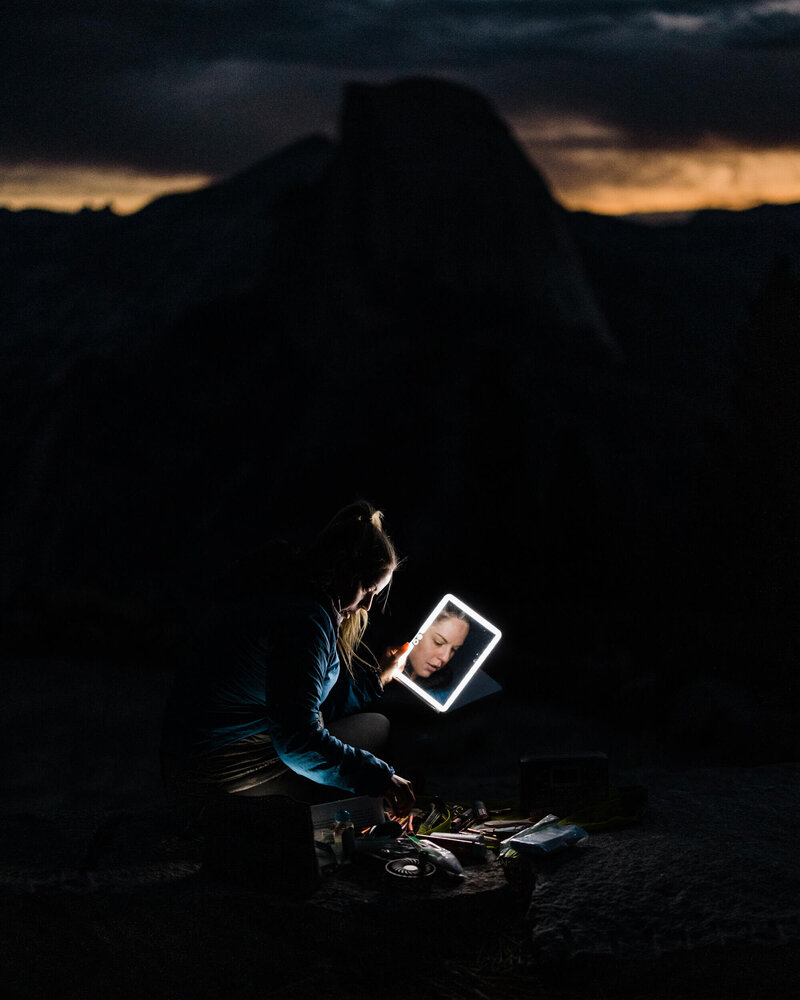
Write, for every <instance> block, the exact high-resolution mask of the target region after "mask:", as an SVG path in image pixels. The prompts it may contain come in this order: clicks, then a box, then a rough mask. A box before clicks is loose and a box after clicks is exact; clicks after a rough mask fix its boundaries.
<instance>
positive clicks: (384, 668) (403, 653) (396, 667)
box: [378, 642, 411, 687]
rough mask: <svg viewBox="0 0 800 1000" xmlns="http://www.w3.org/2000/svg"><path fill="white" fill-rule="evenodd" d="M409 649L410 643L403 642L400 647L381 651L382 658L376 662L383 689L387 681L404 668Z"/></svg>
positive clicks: (391, 679)
mask: <svg viewBox="0 0 800 1000" xmlns="http://www.w3.org/2000/svg"><path fill="white" fill-rule="evenodd" d="M410 648H411V643H410V642H404V643H403V645H402V646H391V647H389V649H385V650H384V651H383V656H382V657H381V658H380V660H379V661H378V664H379V666H380V672H381V684H383V686H384V687H385V686H386V685H387V684H388V683H389V681H393V680H394V679H395V677H396V676H397V675H398V674H399V673H400V671H401V670H402V669H403V667H404V666H405V663H406V660H407V659H408V651H409V649H410Z"/></svg>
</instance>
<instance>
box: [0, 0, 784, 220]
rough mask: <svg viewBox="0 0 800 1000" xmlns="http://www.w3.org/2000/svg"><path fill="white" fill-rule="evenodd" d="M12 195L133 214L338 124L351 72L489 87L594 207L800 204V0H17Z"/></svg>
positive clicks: (1, 163) (7, 135)
mask: <svg viewBox="0 0 800 1000" xmlns="http://www.w3.org/2000/svg"><path fill="white" fill-rule="evenodd" d="M3 22H4V23H3V31H2V35H0V67H1V68H0V81H1V84H2V85H1V86H0V102H2V114H0V122H1V123H2V124H1V125H0V129H1V130H2V131H1V132H0V136H1V140H0V205H5V206H8V207H14V208H18V207H23V206H44V207H51V208H66V209H76V208H79V207H80V206H81V205H85V204H88V205H91V206H95V207H97V206H101V205H104V204H106V203H112V204H113V205H114V207H115V208H116V209H117V210H119V211H130V210H132V209H135V208H136V207H139V206H140V205H141V204H143V203H144V202H146V201H147V200H148V199H150V198H152V197H153V196H155V195H157V194H159V193H162V192H165V191H167V190H174V189H176V188H188V187H192V186H196V185H198V184H201V183H205V182H206V181H208V180H209V179H212V178H214V177H221V176H225V175H229V174H231V173H233V172H235V171H238V170H241V169H244V168H246V167H248V166H250V165H251V164H252V163H254V162H255V161H257V160H258V159H260V158H262V157H263V156H265V155H267V154H269V153H271V152H273V151H275V150H278V149H280V148H282V147H283V146H285V145H287V144H288V143H290V142H291V141H293V140H294V139H297V138H300V137H303V136H306V135H308V134H310V133H312V132H324V133H326V134H330V135H335V133H336V118H337V114H338V109H339V105H340V98H341V89H342V84H343V83H344V82H346V81H349V80H366V81H371V82H379V81H388V80H392V79H397V78H399V77H403V76H410V75H426V76H438V77H444V78H448V79H451V80H456V81H460V82H462V83H465V84H468V85H470V86H472V87H475V88H476V89H478V90H480V91H481V92H483V93H484V94H486V95H487V96H488V97H489V98H490V100H491V101H492V102H493V103H494V105H495V107H496V108H497V110H498V111H499V112H500V114H501V115H502V116H503V117H504V118H505V119H506V121H508V123H509V125H510V126H511V127H512V128H513V130H514V132H515V134H516V135H517V136H518V138H519V140H520V141H521V142H522V143H523V145H524V146H525V148H526V149H527V150H528V152H529V154H530V156H531V158H532V159H533V161H534V162H535V163H536V164H537V165H538V166H539V167H540V169H541V170H542V171H543V173H544V174H545V176H546V178H547V179H548V181H549V183H550V185H551V187H552V189H553V192H554V194H555V195H556V197H558V198H559V199H560V200H561V201H562V202H563V203H564V204H566V205H567V206H568V207H570V208H587V209H589V210H592V211H598V212H612V213H620V212H630V211H639V212H657V211H680V210H689V209H694V208H698V207H704V206H718V207H727V208H743V207H749V206H751V205H753V204H758V203H761V202H765V201H769V202H791V201H800V114H798V111H800V96H799V95H800V0H761V2H750V3H745V2H739V0H728V2H719V3H693V2H690V0H660V2H654V0H354V2H327V3H326V2H319V0H269V2H265V0H102V2H94V0H48V2H41V0H11V2H10V4H9V3H7V4H6V5H4V17H3Z"/></svg>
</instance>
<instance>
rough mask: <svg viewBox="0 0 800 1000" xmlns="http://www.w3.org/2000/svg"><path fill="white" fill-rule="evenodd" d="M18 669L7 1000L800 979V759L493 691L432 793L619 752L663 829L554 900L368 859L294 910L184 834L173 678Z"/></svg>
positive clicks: (770, 986) (517, 886) (624, 770)
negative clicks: (715, 758)
mask: <svg viewBox="0 0 800 1000" xmlns="http://www.w3.org/2000/svg"><path fill="white" fill-rule="evenodd" d="M6 668H7V669H6V677H7V682H6V683H7V701H6V707H7V709H8V710H9V711H8V714H7V717H6V721H5V723H4V733H3V737H4V740H3V742H4V744H5V746H4V751H5V752H4V757H5V759H6V765H7V766H6V769H5V773H4V779H5V780H4V784H5V786H6V788H5V792H4V796H3V799H2V807H1V808H0V838H1V839H2V845H3V851H2V862H1V863H0V926H1V930H0V942H1V946H2V966H3V969H4V995H6V996H13V997H20V998H23V997H24V998H29V997H30V998H33V997H43V998H44V997H55V996H57V997H59V998H66V1000H73V998H74V1000H79V998H80V1000H83V998H89V997H91V998H94V997H103V998H106V997H111V998H113V997H125V998H127V997H132V996H139V995H147V996H151V997H156V998H184V997H186V998H195V997H198V998H203V997H208V998H211V997H218V996H222V995H231V996H237V997H249V996H253V997H256V996H258V997H259V998H263V997H270V996H280V997H289V998H305V997H323V998H324V997H331V998H334V997H337V998H338V997H371V996H373V995H381V996H386V997H395V996H397V997H400V996H402V997H407V996H408V995H409V994H415V993H417V992H419V991H420V990H424V991H426V992H432V993H435V994H437V995H439V996H442V997H464V996H471V997H512V998H513V997H542V998H545V997H546V998H551V997H553V998H555V997H562V998H587V1000H588V998H593V1000H595V998H596V1000H601V998H613V997H625V998H634V997H644V996H653V997H663V998H664V1000H667V998H670V1000H676V998H682V997H685V998H697V1000H700V998H707V1000H712V998H716V997H722V996H724V997H741V998H745V997H754V998H755V997H762V996H767V995H769V994H770V993H772V992H774V991H776V990H779V989H780V990H782V991H786V990H787V989H789V990H790V989H791V986H792V984H793V983H794V984H795V985H796V983H797V981H798V978H799V977H800V907H799V906H798V905H797V902H796V900H797V899H798V898H800V891H798V890H800V863H798V862H797V861H796V851H795V850H794V843H793V841H794V831H796V829H797V826H798V821H799V820H800V795H798V794H797V779H798V776H800V765H798V764H795V763H791V762H790V763H770V764H760V765H759V766H752V767H748V766H744V765H737V766H736V767H730V766H723V765H721V764H720V763H719V762H715V763H714V765H713V766H711V765H709V763H708V761H699V760H692V759H690V758H688V757H679V756H678V755H677V754H675V753H674V752H672V751H670V752H667V751H666V750H665V749H664V748H659V747H657V746H654V745H650V746H647V747H645V746H643V745H642V744H641V741H640V740H638V739H637V740H633V739H632V738H631V737H630V736H625V735H622V734H620V733H615V732H613V731H612V730H610V729H605V730H604V729H603V728H602V727H600V726H598V725H597V724H596V723H595V724H591V723H589V722H587V720H585V719H581V718H578V717H570V716H568V715H566V714H564V713H559V712H556V711H554V710H552V709H548V708H546V707H543V706H536V705H520V704H512V703H510V702H509V701H507V700H505V699H503V698H502V697H501V698H495V699H493V700H487V701H486V702H485V703H482V704H480V705H479V707H475V708H474V710H472V711H466V710H465V711H464V712H463V713H462V714H461V715H459V714H458V713H456V714H455V715H454V716H453V717H452V719H447V720H441V719H439V720H435V721H434V720H433V718H432V720H431V724H432V725H434V724H437V725H439V727H440V728H439V729H438V730H437V731H434V737H435V738H433V739H431V741H430V751H431V752H430V754H429V759H430V763H431V768H430V771H429V774H428V778H427V791H428V792H439V793H441V794H443V795H444V796H445V797H447V798H448V799H450V800H452V801H461V800H466V801H469V800H472V799H474V798H482V799H484V800H485V801H487V802H488V803H490V804H491V803H492V802H493V801H496V802H499V801H501V800H502V801H506V802H507V801H509V800H512V799H513V798H514V796H516V795H517V793H518V771H517V768H518V759H519V755H520V753H524V752H537V751H539V750H541V751H545V750H546V751H548V752H549V751H553V750H559V751H562V752H565V751H575V750H579V749H583V750H589V749H591V750H598V749H599V750H603V751H605V752H606V753H608V755H609V761H610V767H611V779H612V783H615V784H633V783H637V784H644V785H645V786H646V787H647V789H648V793H649V806H648V809H647V811H646V812H645V814H644V817H643V821H642V823H641V824H640V825H637V826H634V827H630V828H627V829H621V830H615V831H609V832H604V833H593V834H592V835H591V836H590V838H589V840H588V842H587V843H586V844H585V845H583V846H582V847H581V848H578V849H575V851H574V852H573V854H572V855H569V856H565V857H564V860H563V863H560V864H557V865H554V866H551V867H550V868H549V870H547V871H544V870H542V869H539V871H538V873H534V874H536V875H537V877H536V880H535V885H534V887H533V889H532V892H531V886H530V885H526V884H525V883H520V882H516V881H509V880H508V879H507V878H506V876H505V874H504V873H503V871H502V870H501V868H500V866H499V865H498V864H493V863H489V864H487V865H484V866H478V867H471V868H468V869H467V877H466V879H465V880H464V881H463V882H460V883H455V882H454V883H448V882H447V881H446V880H445V879H443V878H441V877H439V876H437V879H438V881H435V882H434V883H433V885H432V886H431V887H430V889H429V890H427V891H420V890H415V891H413V892H411V891H408V890H402V891H401V890H398V889H397V888H396V887H393V886H391V885H388V884H386V883H385V882H384V881H383V878H382V877H381V876H380V875H379V874H377V873H376V871H374V870H372V869H368V868H366V867H362V866H358V867H356V866H351V867H349V868H342V869H340V870H339V871H337V872H336V873H335V874H333V875H330V876H327V877H325V879H324V880H323V883H322V885H321V886H320V888H319V889H318V890H317V891H315V892H314V893H313V894H312V895H311V896H309V897H308V898H301V899H298V898H282V897H276V896H274V895H272V894H270V893H266V892H263V891H260V890H259V889H257V888H253V887H245V886H234V885H227V884H222V883H220V882H216V881H213V880H211V879H209V878H208V877H207V875H206V874H205V873H204V871H203V870H202V867H201V865H200V863H199V860H198V856H197V852H196V850H195V848H194V847H193V845H192V844H191V843H190V842H187V841H185V840H181V839H180V838H179V837H178V836H177V834H178V833H179V832H180V823H179V818H178V817H177V816H176V815H175V813H174V812H173V811H172V810H171V809H170V807H169V806H168V805H167V803H165V801H164V800H163V798H162V796H161V793H160V789H159V786H158V776H157V768H156V766H155V760H154V752H155V746H156V737H157V730H158V715H159V706H160V704H161V699H162V697H163V694H164V691H165V689H166V685H167V684H168V682H169V678H168V677H167V676H165V675H162V674H160V673H151V674H147V675H143V674H142V672H141V671H137V670H134V669H133V668H131V669H130V670H128V671H127V672H126V671H120V670H116V671H114V672H109V671H107V670H104V669H103V668H102V667H100V666H88V665H76V664H69V665H68V664H64V663H55V662H48V663H36V664H33V663H29V662H22V661H16V662H9V663H7V664H6ZM67 680H68V681H69V683H66V681H67Z"/></svg>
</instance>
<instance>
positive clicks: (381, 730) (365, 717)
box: [328, 712, 391, 757]
mask: <svg viewBox="0 0 800 1000" xmlns="http://www.w3.org/2000/svg"><path fill="white" fill-rule="evenodd" d="M328 731H329V732H330V733H331V735H332V736H335V737H336V738H337V739H339V740H341V741H342V742H343V743H349V744H350V745H351V746H356V747H360V748H361V749H362V750H368V751H369V752H370V753H373V754H375V755H376V756H378V757H379V756H380V755H381V753H382V752H383V751H384V750H385V749H386V747H387V746H388V744H389V734H390V731H391V723H390V722H389V720H388V719H387V718H386V716H385V715H381V714H380V712H361V713H359V714H358V715H349V716H347V718H345V719H337V720H336V722H332V723H331V724H330V725H329V726H328Z"/></svg>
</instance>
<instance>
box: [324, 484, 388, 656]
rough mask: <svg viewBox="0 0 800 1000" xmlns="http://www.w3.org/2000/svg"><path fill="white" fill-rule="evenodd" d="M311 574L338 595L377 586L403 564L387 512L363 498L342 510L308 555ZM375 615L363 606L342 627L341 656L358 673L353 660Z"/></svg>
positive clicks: (339, 637) (339, 633) (340, 639)
mask: <svg viewBox="0 0 800 1000" xmlns="http://www.w3.org/2000/svg"><path fill="white" fill-rule="evenodd" d="M305 558H306V562H307V565H308V569H309V573H310V574H311V576H312V578H313V579H314V580H315V581H316V583H318V584H319V585H320V586H321V587H323V589H325V590H326V592H327V593H328V594H329V595H330V596H331V597H332V598H339V599H341V596H342V594H343V593H346V592H347V591H352V590H354V589H355V588H356V587H358V586H361V587H364V588H365V589H366V588H369V587H372V586H374V585H375V584H376V583H377V582H378V581H379V580H380V579H381V577H383V576H384V575H385V574H386V573H387V572H394V570H395V569H396V568H397V565H398V562H399V560H398V557H397V551H396V549H395V547H394V545H393V544H392V541H391V539H390V538H389V536H388V535H387V534H386V531H385V530H384V527H383V514H382V513H381V511H379V510H377V509H376V508H375V507H373V506H372V504H371V503H368V502H367V501H366V500H358V501H356V502H355V503H352V504H348V505H347V506H346V507H343V508H342V509H341V510H340V511H338V512H337V513H336V514H335V515H334V516H333V518H332V519H331V521H330V522H329V523H328V524H327V525H326V526H325V527H324V528H323V529H322V531H321V532H320V534H319V535H318V536H317V538H316V539H315V541H314V542H313V543H312V545H311V547H310V548H309V549H308V551H307V553H306V556H305ZM368 620H369V616H368V615H367V612H366V610H365V609H364V608H359V609H358V610H357V611H355V612H354V613H353V614H352V615H350V617H349V618H348V619H347V620H346V621H343V622H342V623H341V625H340V627H339V632H338V638H337V646H338V649H339V657H340V659H341V660H342V662H343V663H344V665H345V667H346V668H347V670H348V671H349V672H350V673H352V672H353V661H354V660H360V661H361V662H362V663H365V662H366V661H365V660H363V659H362V657H360V656H359V655H358V653H357V652H356V650H357V649H358V647H359V645H360V644H361V640H362V639H363V637H364V631H365V629H366V627H367V622H368Z"/></svg>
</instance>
